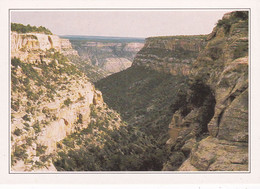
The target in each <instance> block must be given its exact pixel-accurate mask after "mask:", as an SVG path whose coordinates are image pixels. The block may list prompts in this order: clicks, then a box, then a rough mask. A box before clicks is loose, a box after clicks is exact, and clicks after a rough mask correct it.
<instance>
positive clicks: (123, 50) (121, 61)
mask: <svg viewBox="0 0 260 189" xmlns="http://www.w3.org/2000/svg"><path fill="white" fill-rule="evenodd" d="M70 41H71V43H72V45H73V47H74V48H75V49H76V50H77V51H78V53H79V55H80V56H81V57H82V58H83V59H84V60H87V61H89V62H91V64H93V65H95V66H98V67H99V68H101V69H103V70H104V71H106V72H108V73H109V74H113V73H116V72H120V71H122V70H125V69H127V68H129V67H130V66H131V65H132V61H133V59H134V57H135V55H136V53H137V52H138V51H139V50H140V49H141V48H142V47H143V45H144V44H143V43H141V42H107V41H104V42H102V41H101V42H99V41H97V42H96V41H88V40H86V41H84V39H82V40H73V39H71V40H70Z"/></svg>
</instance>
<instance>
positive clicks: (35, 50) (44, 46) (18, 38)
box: [11, 32, 78, 62]
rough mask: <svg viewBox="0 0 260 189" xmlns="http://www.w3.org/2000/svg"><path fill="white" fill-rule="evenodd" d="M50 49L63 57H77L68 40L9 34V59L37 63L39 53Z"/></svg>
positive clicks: (38, 34)
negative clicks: (70, 55) (13, 58)
mask: <svg viewBox="0 0 260 189" xmlns="http://www.w3.org/2000/svg"><path fill="white" fill-rule="evenodd" d="M52 48H53V49H55V50H56V51H58V52H61V53H63V54H64V55H69V54H72V55H78V54H77V51H75V50H74V49H72V47H71V44H70V42H69V40H67V39H61V38H59V37H58V36H57V35H47V34H43V33H17V32H11V57H16V58H20V59H21V60H23V61H24V60H26V61H28V60H29V61H31V62H33V61H36V60H38V61H39V60H40V57H39V54H40V52H41V51H45V50H49V49H52Z"/></svg>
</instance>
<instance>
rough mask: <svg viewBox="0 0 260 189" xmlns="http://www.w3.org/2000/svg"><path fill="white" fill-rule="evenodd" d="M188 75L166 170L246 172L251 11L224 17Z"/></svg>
mask: <svg viewBox="0 0 260 189" xmlns="http://www.w3.org/2000/svg"><path fill="white" fill-rule="evenodd" d="M190 78H191V80H190V87H189V90H188V93H187V94H182V95H181V96H180V99H181V100H179V101H177V103H175V109H174V112H175V113H174V115H173V118H172V122H171V124H170V131H171V132H173V133H175V134H174V135H172V136H171V138H170V139H169V140H168V142H167V143H168V145H169V148H170V150H171V153H172V155H171V157H170V158H169V161H168V162H167V163H166V164H165V166H164V170H176V168H178V166H177V167H176V166H175V165H176V164H178V165H179V166H180V168H179V169H178V170H180V171H194V170H198V171H248V17H247V12H232V13H228V14H226V15H224V17H223V19H222V20H221V21H219V23H218V25H217V26H216V27H215V28H214V30H213V32H212V33H211V34H210V35H209V36H208V43H207V45H206V47H205V49H204V50H203V51H202V52H201V53H200V54H199V56H198V59H197V60H196V62H195V63H194V64H193V66H192V71H191V74H190ZM181 103H182V104H181ZM176 154H177V155H176ZM185 159H186V160H185ZM184 160H185V162H184V163H183V164H181V162H183V161H184Z"/></svg>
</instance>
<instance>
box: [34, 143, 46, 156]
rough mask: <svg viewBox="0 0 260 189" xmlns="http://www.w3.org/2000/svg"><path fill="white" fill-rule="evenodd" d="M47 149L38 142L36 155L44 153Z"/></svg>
mask: <svg viewBox="0 0 260 189" xmlns="http://www.w3.org/2000/svg"><path fill="white" fill-rule="evenodd" d="M46 149H47V146H44V145H41V144H38V145H37V147H36V156H40V155H41V154H44V153H45V151H46Z"/></svg>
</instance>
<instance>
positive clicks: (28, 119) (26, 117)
mask: <svg viewBox="0 0 260 189" xmlns="http://www.w3.org/2000/svg"><path fill="white" fill-rule="evenodd" d="M22 119H23V120H24V121H31V118H30V116H29V115H28V114H26V115H24V116H23V117H22Z"/></svg>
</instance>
